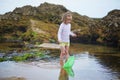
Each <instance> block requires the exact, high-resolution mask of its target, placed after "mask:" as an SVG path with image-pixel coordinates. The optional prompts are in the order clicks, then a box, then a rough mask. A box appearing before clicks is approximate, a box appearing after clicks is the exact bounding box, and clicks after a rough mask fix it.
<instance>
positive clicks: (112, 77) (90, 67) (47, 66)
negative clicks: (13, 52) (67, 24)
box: [0, 52, 120, 80]
mask: <svg viewBox="0 0 120 80" xmlns="http://www.w3.org/2000/svg"><path fill="white" fill-rule="evenodd" d="M74 56H75V63H74V65H73V67H72V70H73V74H74V76H70V75H69V74H68V73H67V71H66V70H62V69H61V68H60V66H59V59H56V60H51V61H47V62H46V61H44V60H41V61H37V62H28V63H25V62H19V63H16V62H12V61H6V62H1V63H0V78H7V77H14V76H15V77H24V78H25V79H26V80H120V65H119V64H120V57H116V56H113V57H114V58H113V59H111V56H110V55H107V56H104V55H93V54H89V53H88V52H84V53H80V54H76V55H74ZM106 57H107V58H106Z"/></svg>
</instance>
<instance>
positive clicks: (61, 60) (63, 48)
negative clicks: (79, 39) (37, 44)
mask: <svg viewBox="0 0 120 80" xmlns="http://www.w3.org/2000/svg"><path fill="white" fill-rule="evenodd" d="M60 50H61V53H60V65H61V66H63V57H64V55H65V47H64V46H61V48H60Z"/></svg>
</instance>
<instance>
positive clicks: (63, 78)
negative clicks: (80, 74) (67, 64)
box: [59, 68, 75, 80]
mask: <svg viewBox="0 0 120 80" xmlns="http://www.w3.org/2000/svg"><path fill="white" fill-rule="evenodd" d="M74 75H75V74H74V71H73V69H72V68H65V69H64V68H61V70H60V75H59V80H69V76H70V77H74Z"/></svg>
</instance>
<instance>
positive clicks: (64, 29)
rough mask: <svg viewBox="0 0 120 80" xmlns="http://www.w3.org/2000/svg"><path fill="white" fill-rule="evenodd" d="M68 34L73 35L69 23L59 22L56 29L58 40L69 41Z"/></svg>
mask: <svg viewBox="0 0 120 80" xmlns="http://www.w3.org/2000/svg"><path fill="white" fill-rule="evenodd" d="M70 35H72V36H73V35H75V34H74V33H73V32H71V24H65V23H61V25H60V27H59V30H58V41H60V42H70Z"/></svg>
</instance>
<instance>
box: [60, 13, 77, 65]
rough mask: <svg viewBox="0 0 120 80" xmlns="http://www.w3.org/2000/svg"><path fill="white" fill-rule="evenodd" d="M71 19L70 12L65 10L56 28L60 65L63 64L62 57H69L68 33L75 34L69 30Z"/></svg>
mask: <svg viewBox="0 0 120 80" xmlns="http://www.w3.org/2000/svg"><path fill="white" fill-rule="evenodd" d="M71 20H72V14H71V13H70V12H66V13H65V14H64V15H63V17H62V23H61V24H60V27H59V30H58V42H59V44H60V50H61V53H60V65H61V66H63V57H64V56H65V58H66V60H67V59H68V57H69V46H70V35H72V36H76V34H74V33H73V32H71V24H70V23H71Z"/></svg>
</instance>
